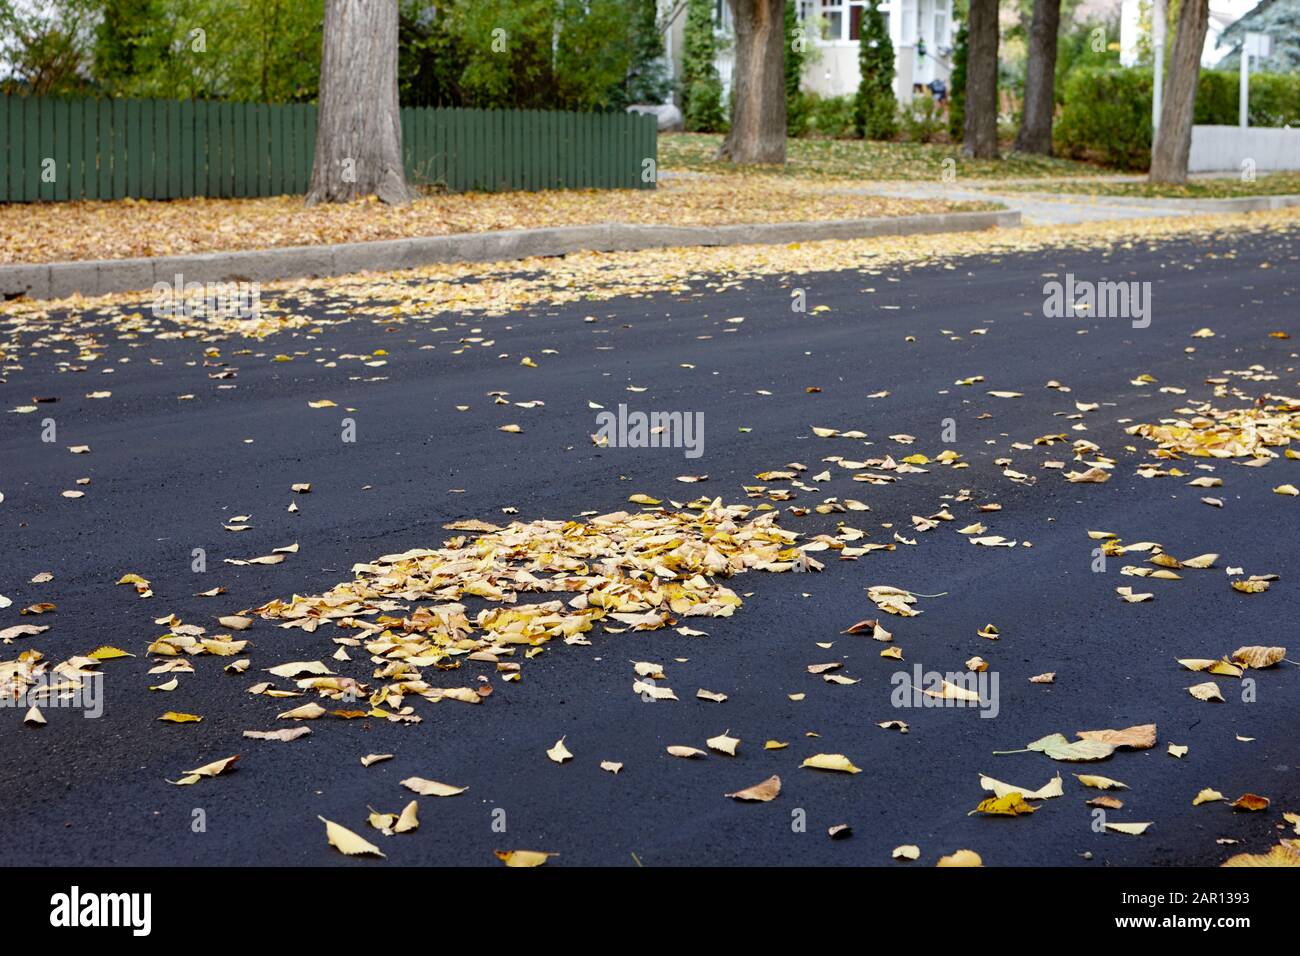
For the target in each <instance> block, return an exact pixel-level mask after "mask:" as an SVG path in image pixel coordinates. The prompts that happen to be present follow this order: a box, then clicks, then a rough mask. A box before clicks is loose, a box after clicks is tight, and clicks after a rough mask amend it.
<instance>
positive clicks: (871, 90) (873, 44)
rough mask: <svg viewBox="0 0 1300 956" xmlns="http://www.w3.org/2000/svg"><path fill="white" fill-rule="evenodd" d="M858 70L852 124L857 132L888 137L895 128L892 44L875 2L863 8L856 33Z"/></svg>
mask: <svg viewBox="0 0 1300 956" xmlns="http://www.w3.org/2000/svg"><path fill="white" fill-rule="evenodd" d="M858 70H859V72H860V73H861V75H862V79H861V80H860V81H859V83H858V95H857V97H856V98H855V99H854V102H853V125H854V126H855V128H856V129H857V131H858V135H859V136H865V137H866V138H867V139H890V138H891V137H893V135H894V133H895V132H897V130H898V102H897V101H896V100H895V99H894V86H893V83H894V44H893V43H892V42H890V39H889V26H888V24H887V23H886V21H885V16H884V14H883V13H881V12H880V5H879V3H878V2H876V3H872V4H870V5H869V6H867V7H864V8H863V11H862V24H861V28H860V31H859V37H858Z"/></svg>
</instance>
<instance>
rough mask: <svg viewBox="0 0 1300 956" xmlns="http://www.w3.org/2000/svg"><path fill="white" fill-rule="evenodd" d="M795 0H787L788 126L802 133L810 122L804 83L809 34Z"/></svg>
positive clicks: (789, 132) (791, 133)
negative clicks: (800, 20)
mask: <svg viewBox="0 0 1300 956" xmlns="http://www.w3.org/2000/svg"><path fill="white" fill-rule="evenodd" d="M795 6H796V5H795V0H785V126H786V135H787V136H802V135H803V134H804V129H805V127H806V126H807V124H808V97H807V96H805V95H804V92H803V90H802V89H800V85H801V84H802V82H803V63H804V60H806V59H807V58H808V43H809V40H808V37H807V35H806V33H805V32H804V28H803V25H802V24H801V23H800V22H799V14H798V11H797V10H796V9H795Z"/></svg>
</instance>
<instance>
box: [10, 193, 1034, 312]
mask: <svg viewBox="0 0 1300 956" xmlns="http://www.w3.org/2000/svg"><path fill="white" fill-rule="evenodd" d="M1019 224H1020V213H1018V212H1015V211H1012V210H991V211H987V212H951V213H936V214H933V215H923V216H894V217H884V218H878V219H844V220H834V221H827V222H778V223H754V224H745V225H736V226H643V225H624V224H622V223H600V224H598V225H594V226H559V227H556V228H552V229H516V230H509V231H505V232H469V233H457V234H455V235H450V236H423V237H419V238H414V239H385V240H380V241H377V242H354V243H346V244H342V245H322V246H288V247H283V248H278V249H256V250H250V251H246V252H212V253H202V254H198V255H187V256H160V257H157V258H152V259H101V260H90V261H85V262H52V263H41V264H36V265H6V266H0V297H3V298H6V299H12V298H17V297H18V296H27V297H28V298H30V299H62V298H66V297H68V296H72V295H82V296H87V297H89V296H97V295H107V294H108V293H111V292H137V291H146V290H149V289H152V288H153V285H154V283H156V282H165V283H167V284H168V285H171V284H172V283H174V282H175V281H176V276H178V275H179V276H182V277H183V279H182V281H183V282H204V283H207V282H272V281H274V280H277V279H299V278H318V277H322V276H336V275H345V274H347V273H352V272H367V271H381V270H382V271H389V270H398V269H415V268H419V267H420V266H427V265H435V264H438V263H448V262H503V261H509V260H513V259H527V258H531V257H534V256H563V255H568V254H570V253H574V252H621V251H631V250H636V249H661V248H669V247H674V246H735V245H765V244H773V243H788V242H815V241H818V240H822V239H864V238H870V237H873V236H908V235H918V234H921V233H936V232H968V231H972V230H981V229H993V228H996V227H1008V226H1017V225H1019Z"/></svg>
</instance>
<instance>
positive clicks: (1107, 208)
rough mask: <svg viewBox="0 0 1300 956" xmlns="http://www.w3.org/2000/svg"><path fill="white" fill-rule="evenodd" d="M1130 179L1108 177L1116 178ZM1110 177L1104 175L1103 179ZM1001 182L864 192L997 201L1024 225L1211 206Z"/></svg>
mask: <svg viewBox="0 0 1300 956" xmlns="http://www.w3.org/2000/svg"><path fill="white" fill-rule="evenodd" d="M1131 178H1132V177H1122V178H1121V177H1114V181H1117V182H1122V181H1125V180H1127V179H1131ZM1107 181H1110V178H1108V179H1107ZM1005 184H1006V183H993V182H990V183H988V184H986V185H970V186H963V185H961V184H959V183H931V182H876V183H870V184H866V185H864V186H863V187H862V192H863V193H865V194H869V195H882V196H893V197H896V198H905V199H950V200H953V201H955V202H956V201H971V202H999V203H1002V204H1003V205H1005V206H1006V207H1007V208H1008V209H1014V210H1017V211H1019V212H1020V214H1021V216H1022V217H1023V221H1024V222H1025V224H1026V225H1031V226H1041V225H1055V224H1067V223H1076V222H1093V221H1099V220H1111V219H1146V218H1151V217H1156V216H1189V215H1195V214H1196V213H1197V212H1198V211H1203V212H1210V211H1212V207H1206V208H1198V206H1197V205H1195V204H1196V203H1198V202H1202V201H1198V200H1183V199H1143V198H1140V197H1136V196H1134V197H1130V196H1084V195H1079V194H1076V193H1050V192H1041V193H1040V192H1019V191H1017V190H1010V189H998V188H997V187H998V186H999V185H1005Z"/></svg>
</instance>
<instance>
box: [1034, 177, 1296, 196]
mask: <svg viewBox="0 0 1300 956" xmlns="http://www.w3.org/2000/svg"><path fill="white" fill-rule="evenodd" d="M1008 188H1013V189H1016V190H1020V191H1026V190H1028V191H1036V192H1060V193H1082V194H1085V195H1090V196H1132V197H1135V198H1143V199H1231V198H1233V197H1234V196H1283V195H1292V194H1300V172H1288V173H1270V174H1261V175H1259V176H1257V177H1256V178H1255V181H1254V182H1250V183H1247V182H1242V181H1241V179H1240V178H1239V177H1237V176H1223V177H1214V178H1204V177H1203V178H1200V179H1193V180H1191V181H1190V182H1188V183H1186V184H1184V185H1182V186H1163V185H1156V184H1153V183H1148V182H1146V181H1141V182H1128V183H1125V182H1119V183H1116V182H1071V181H1069V180H1066V181H1062V182H1044V183H1034V184H1032V185H1031V184H1021V185H1017V186H1014V187H1008Z"/></svg>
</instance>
